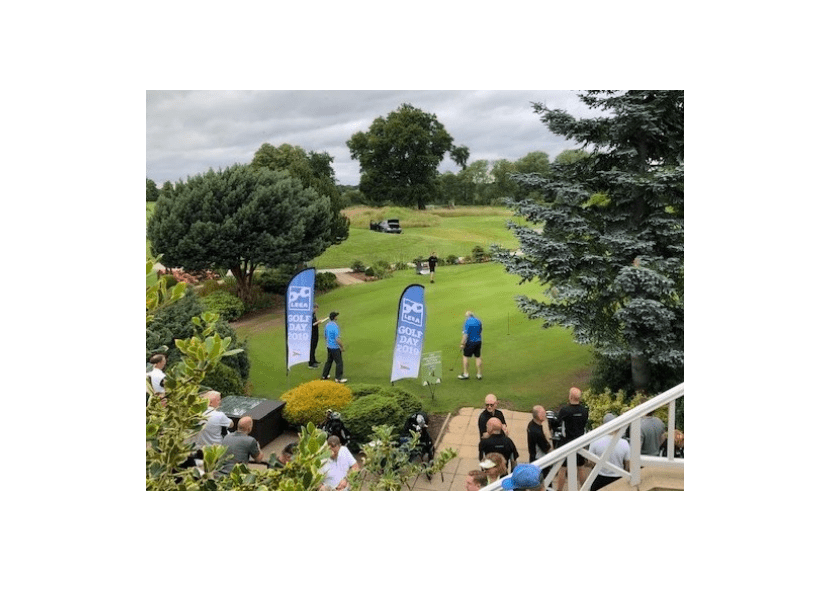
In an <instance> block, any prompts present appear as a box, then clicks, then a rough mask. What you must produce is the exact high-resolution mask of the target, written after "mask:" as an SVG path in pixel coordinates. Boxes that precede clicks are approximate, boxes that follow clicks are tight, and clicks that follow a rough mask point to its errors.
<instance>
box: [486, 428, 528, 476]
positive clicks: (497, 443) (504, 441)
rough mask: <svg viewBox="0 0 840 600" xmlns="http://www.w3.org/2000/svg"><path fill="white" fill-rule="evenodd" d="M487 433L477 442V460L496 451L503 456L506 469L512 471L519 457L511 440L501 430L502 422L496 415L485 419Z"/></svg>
mask: <svg viewBox="0 0 840 600" xmlns="http://www.w3.org/2000/svg"><path fill="white" fill-rule="evenodd" d="M487 433H488V434H489V435H488V436H487V437H486V438H484V439H483V440H481V441H480V442H479V443H478V461H479V462H481V461H482V460H484V457H485V456H487V455H488V454H490V453H491V452H498V453H499V454H501V455H502V456H504V457H505V461H507V463H508V469H509V470H511V471H512V470H513V468H514V467H515V466H516V459H517V458H519V452H518V451H517V450H516V444H514V443H513V440H512V439H510V438H509V437H508V436H506V435H505V434H504V432H502V422H501V421H500V420H499V419H497V418H496V417H493V418H491V419H490V420H489V421H487Z"/></svg>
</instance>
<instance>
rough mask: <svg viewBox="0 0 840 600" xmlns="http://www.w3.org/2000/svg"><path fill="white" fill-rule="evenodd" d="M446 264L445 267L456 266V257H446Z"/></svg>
mask: <svg viewBox="0 0 840 600" xmlns="http://www.w3.org/2000/svg"><path fill="white" fill-rule="evenodd" d="M446 264H447V265H457V264H458V257H457V256H455V255H454V254H450V255H449V256H447V257H446Z"/></svg>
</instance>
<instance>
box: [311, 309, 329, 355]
mask: <svg viewBox="0 0 840 600" xmlns="http://www.w3.org/2000/svg"><path fill="white" fill-rule="evenodd" d="M317 310H318V304H317V303H316V304H315V306H314V307H313V309H312V339H311V340H309V368H310V369H315V368H317V367H318V365H320V364H321V363H319V362H318V361H317V360H315V349H316V348H317V347H318V325H320V324H321V323H325V322H327V321H329V319H328V318H323V319H321V320H320V321H319V320H318V315H316V314H315V313H316V312H317Z"/></svg>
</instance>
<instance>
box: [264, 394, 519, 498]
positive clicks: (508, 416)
mask: <svg viewBox="0 0 840 600" xmlns="http://www.w3.org/2000/svg"><path fill="white" fill-rule="evenodd" d="M483 410H484V408H483V407H482V408H462V409H461V410H460V411H458V413H457V414H455V415H452V416H451V417H450V418H449V422H448V423H447V424H446V426H445V429H444V431H443V433H442V434H441V435H440V437H439V440H438V442H437V449H438V451H440V450H441V449H443V448H452V449H453V450H456V451H457V452H458V456H457V457H455V458H454V459H453V460H451V461H450V462H449V463H448V464H447V465H446V467H444V470H443V473H442V474H441V473H439V474H437V475H434V476H433V477H432V480H431V481H429V480H428V479H427V478H426V477H425V476H423V475H421V476H420V477H418V478H417V480H416V481H415V482H414V483H413V485H412V490H414V491H447V492H448V491H464V482H465V479H466V477H467V473H469V472H470V471H472V470H473V469H478V468H479V466H478V441H479V438H478V416H479V415H480V414H481V411H483ZM502 412H503V413H504V415H505V421H507V426H508V435H509V436H510V438H511V439H512V440H513V442H514V444H516V449H517V450H518V451H519V462H528V440H527V434H526V430H527V427H528V422H529V421H530V420H531V413H524V412H514V411H509V410H505V411H502ZM294 441H297V434H296V433H294V432H291V431H286V432H284V433H283V434H282V435H281V436H280V437H278V438H276V439H275V440H274V441H273V442H271V443H270V444H266V446H265V447H264V448H263V452H264V453H265V456H266V457H268V456H269V455H270V454H271V453H272V452H274V453H275V454H280V452H281V451H282V449H283V447H284V446H285V445H286V444H288V443H289V442H294ZM251 467H252V468H261V467H258V466H255V465H251ZM441 475H442V476H441Z"/></svg>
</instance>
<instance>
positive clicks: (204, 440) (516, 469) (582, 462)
mask: <svg viewBox="0 0 840 600" xmlns="http://www.w3.org/2000/svg"><path fill="white" fill-rule="evenodd" d="M436 260H437V259H436V255H435V254H434V253H432V256H431V257H429V263H430V267H431V269H430V271H431V272H430V280H431V282H434V264H435V263H436ZM317 308H318V305H317V304H315V310H317ZM338 316H339V313H338V312H331V313H330V314H329V317H328V318H325V319H320V320H319V319H318V318H317V316H316V313H315V311H314V310H313V313H312V341H311V349H310V357H309V368H310V369H315V368H318V367H319V366H320V364H321V363H320V362H318V361H317V360H316V357H315V351H316V348H317V346H318V338H319V336H318V326H319V325H320V324H322V323H325V322H326V323H327V325H326V327H325V331H324V338H325V341H326V347H327V360H326V364H325V365H324V368H323V371H322V374H321V378H322V379H330V378H331V371H332V366H333V364H335V381H336V382H338V383H345V382H346V381H347V379H346V378H345V377H344V362H343V356H342V355H343V353H344V349H345V347H344V343H343V341H342V339H341V332H340V329H339V326H338V323H337V322H336V319H337V318H338ZM481 333H482V323H481V321H480V320H479V319H478V318H477V317H476V316H475V314H474V313H473V312H472V311H467V312H466V319H465V321H464V325H463V328H462V336H461V345H460V347H461V353H462V362H463V372H462V373H461V374H459V375H458V379H460V380H465V379H469V378H470V375H469V359H470V358H473V360H474V365H475V372H476V378H477V379H482V361H481V343H482V340H481ZM149 362H150V363H151V367H152V368H151V370H149V371H147V373H146V376H147V378H148V379H149V384H150V386H149V387H150V388H151V391H152V392H151V393H153V394H156V395H158V396H160V397H161V398H164V399H165V394H166V391H165V380H166V374H165V373H164V369H165V367H166V356H165V355H164V354H155V355H153V356H152V357H150V359H149ZM203 397H204V398H205V399H206V400H207V402H208V408H207V412H206V413H205V414H204V425H203V427H202V429H201V431H200V432H199V433H198V434H197V435H196V436H194V438H193V439H192V440H190V442H191V443H193V445H194V446H195V448H196V449H197V452H196V453H195V454H194V456H193V457H191V459H190V460H193V459H195V458H197V459H198V460H201V458H202V448H204V447H205V446H207V445H212V444H221V445H223V446H225V447H226V448H227V452H226V453H225V455H224V457H223V466H222V467H221V469H220V473H222V474H229V473H230V472H231V470H232V469H233V467H234V466H235V465H236V464H238V463H245V464H247V463H249V462H261V461H263V452H262V451H261V450H260V447H259V443H258V442H257V440H256V439H254V438H253V437H251V436H250V435H249V434H250V433H251V430H252V428H253V421H252V419H251V418H250V417H247V416H245V417H242V418H240V419H239V421H238V423H237V424H236V427H235V430H234V431H232V432H230V433H228V431H229V429H230V428H231V427H232V426H233V421H232V420H231V419H230V418H229V417H228V416H227V415H225V413H224V412H223V411H221V410H219V406H220V404H221V394H219V392H216V391H209V392H206V393H205V394H203ZM581 397H582V393H581V391H580V389H578V388H576V387H573V388H571V389H570V390H569V396H568V402H567V403H566V404H564V405H563V406H561V407H560V408H559V410H558V411H557V421H558V425H559V429H560V431H561V434H560V436H559V439H560V440H561V441H560V443H557V442H556V441H555V442H554V443H550V442H549V438H552V435H551V432H549V434H548V435H546V424H547V411H546V409H545V407H543V406H541V405H536V406H534V407H533V409H532V411H531V417H532V418H531V421H529V423H528V426H527V430H526V436H527V437H526V439H527V445H528V463H524V464H519V463H518V460H519V451H518V449H517V448H516V444H515V443H514V442H513V440H512V439H511V438H510V436H509V434H508V425H507V422H506V420H505V416H504V414H503V413H502V411H501V410H499V408H498V405H499V400H498V398H497V397H496V396H495V395H494V394H488V395H487V396H486V397H485V399H484V410H483V411H482V412H481V414H480V415H479V417H478V434H479V444H478V462H479V467H480V469H476V470H472V471H470V472H469V473H468V475H467V478H466V482H465V487H466V489H467V490H468V491H476V490H480V489H481V488H483V487H485V486H487V485H489V484H491V483H493V482H495V481H497V480H499V479H502V478H505V477H506V476H507V474H508V473H510V474H511V477H509V478H507V479H504V481H503V482H502V484H503V485H502V487H503V489H506V490H545V489H546V488H547V487H548V485H550V484H551V482H548V483H547V482H546V481H545V480H546V478H547V476H548V474H549V472H550V470H551V469H550V468H544V469H542V470H540V469H539V468H537V467H536V466H534V465H532V464H530V463H533V462H534V461H535V460H537V459H539V458H540V457H542V456H545V455H546V454H548V453H549V452H550V451H551V450H552V445H553V446H554V447H559V445H561V444H562V443H567V442H570V441H573V440H575V439H577V438H579V437H580V436H582V435H584V433H586V428H587V423H588V421H589V410H588V408H587V407H586V406H585V405H584V404H583V403H582V402H581ZM146 401H147V403H148V401H149V395H148V394H147V399H146ZM614 418H616V416H615V415H613V414H611V413H608V414H606V415H605V416H604V419H603V423H604V424H606V423H609V422H610V421H612V420H613V419H614ZM640 425H641V428H640V429H641V439H642V444H641V453H642V454H643V455H651V456H656V455H659V456H666V455H667V444H668V433H667V427H666V426H665V424H664V423H663V422H662V420H661V419H659V418H658V417H656V416H655V415H652V414H650V415H646V416H644V417H643V418H642V419H641V422H640ZM611 438H612V436H610V435H606V436H603V437H601V438H599V439H597V440H595V441H593V442H592V443H591V444H590V445H589V448H588V450H589V452H590V453H592V454H594V455H596V456H598V457H603V455H604V454H605V453H606V452H607V451H608V450H609V453H610V454H609V457H608V458H607V461H606V462H605V463H604V464H603V465H602V466H601V468H600V471H599V473H598V475H597V476H596V478H595V479H594V481H593V482H592V485H591V488H590V489H591V490H592V491H595V490H599V489H601V488H603V487H605V486H607V485H609V484H611V483H613V482H614V481H617V480H619V479H621V473H620V472H619V470H623V471H625V472H626V471H629V468H630V467H629V460H630V445H629V442H628V441H627V439H626V431H625V432H624V433H623V435H622V437H620V439H619V440H618V441H617V442H616V443H615V444H613V445H612V448H610V446H611V444H610V442H611ZM327 445H328V447H329V450H330V457H329V459H328V460H327V461H326V463H325V464H324V466H323V467H322V471H323V472H324V473H325V479H324V483H323V485H322V487H321V489H322V490H344V489H346V488H347V474H348V473H349V472H350V471H351V470H358V469H359V464H358V463H357V461H356V459H355V458H354V457H353V455H352V454H351V453H350V451H349V450H348V449H347V448H346V447H345V446H343V445H342V444H341V440H340V439H339V438H338V437H337V436H330V437H329V438H328V440H327ZM294 449H295V448H294V444H289V445H287V446H286V447H285V448H284V449H283V452H282V454H281V456H280V457H278V460H279V461H280V463H281V464H282V463H286V462H288V461H289V460H290V459H291V458H292V455H293V453H294ZM673 451H674V456H675V457H676V458H684V436H683V433H682V432H681V431H679V430H675V432H674V441H673ZM575 457H576V460H575V465H574V467H575V468H576V469H577V472H576V475H577V481H578V483H579V484H580V483H582V482H583V481H585V479H586V477H585V476H586V472H587V468H588V467H592V466H593V463H592V462H591V461H587V460H586V459H585V458H584V457H583V456H582V455H581V454H580V453H576V454H575ZM567 475H568V465H567V459H564V460H563V463H562V465H561V466H560V468H559V470H558V472H557V478H556V480H555V481H554V482H553V483H554V486H553V487H554V489H557V490H562V489H563V488H564V487H565V485H566V480H567Z"/></svg>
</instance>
